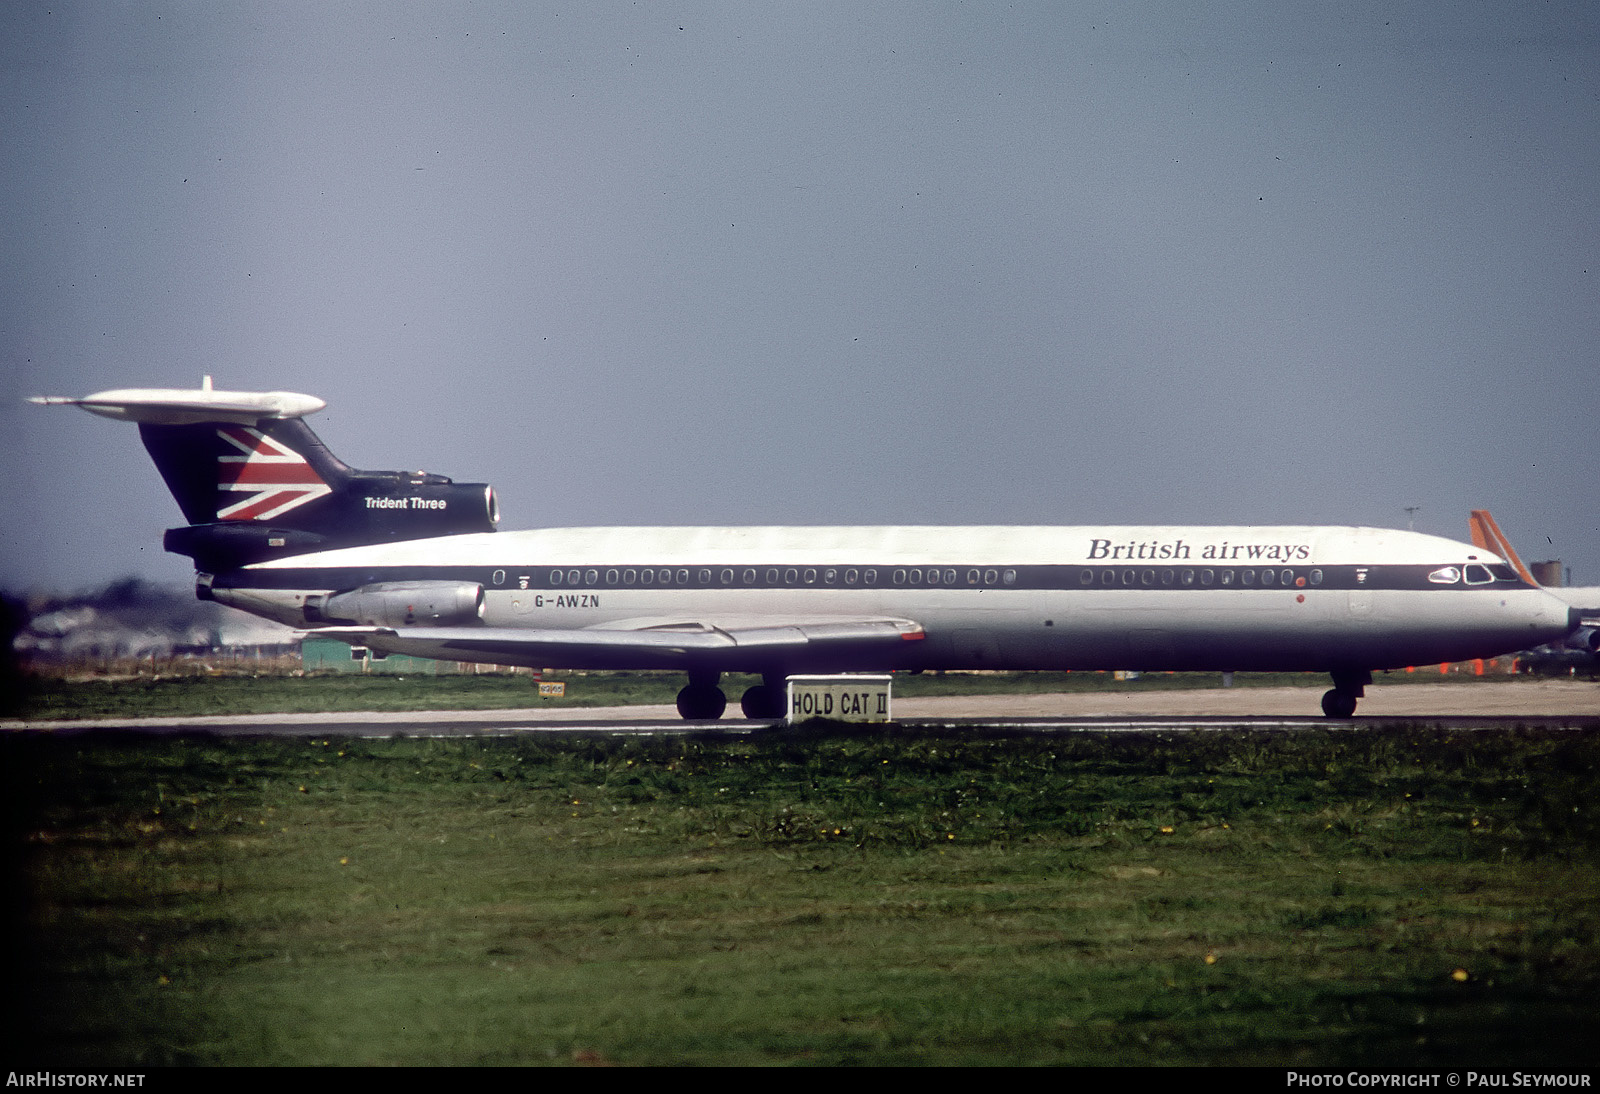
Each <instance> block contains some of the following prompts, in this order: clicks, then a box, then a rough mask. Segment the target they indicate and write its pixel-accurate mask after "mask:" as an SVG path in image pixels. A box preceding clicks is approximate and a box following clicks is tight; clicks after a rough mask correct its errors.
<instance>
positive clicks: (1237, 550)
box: [1089, 539, 1311, 562]
mask: <svg viewBox="0 0 1600 1094" xmlns="http://www.w3.org/2000/svg"><path fill="white" fill-rule="evenodd" d="M1195 551H1199V552H1200V553H1199V554H1198V555H1196V554H1194V552H1195ZM1310 557H1311V545H1310V544H1308V543H1229V542H1228V541H1227V540H1223V541H1222V542H1221V543H1207V544H1203V545H1201V544H1195V545H1192V546H1191V545H1190V544H1188V543H1185V542H1184V541H1183V540H1181V539H1174V540H1159V539H1150V540H1144V541H1142V542H1140V541H1135V540H1130V541H1129V542H1127V543H1112V542H1111V541H1110V540H1109V539H1091V540H1090V541H1089V561H1091V562H1095V561H1099V560H1101V559H1104V560H1106V561H1109V562H1116V561H1120V560H1126V561H1129V562H1138V561H1151V562H1160V561H1172V562H1176V561H1179V560H1183V559H1192V558H1199V559H1201V560H1203V561H1211V562H1225V561H1228V562H1241V561H1246V560H1248V561H1251V562H1304V561H1306V560H1308V559H1309V558H1310Z"/></svg>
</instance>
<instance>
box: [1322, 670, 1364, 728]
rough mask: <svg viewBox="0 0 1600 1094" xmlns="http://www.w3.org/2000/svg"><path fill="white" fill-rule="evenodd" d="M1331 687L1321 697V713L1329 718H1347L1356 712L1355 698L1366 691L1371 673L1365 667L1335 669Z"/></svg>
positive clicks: (1332, 674) (1358, 697)
mask: <svg viewBox="0 0 1600 1094" xmlns="http://www.w3.org/2000/svg"><path fill="white" fill-rule="evenodd" d="M1330 675H1331V676H1332V677H1333V689H1332V690H1331V691H1329V692H1327V693H1326V694H1325V695H1323V697H1322V713H1323V714H1325V715H1327V716H1328V717H1329V718H1349V717H1350V716H1351V715H1353V714H1355V712H1356V700H1357V699H1360V698H1361V697H1362V696H1364V695H1366V693H1367V685H1368V684H1370V683H1372V673H1371V672H1370V671H1369V670H1367V669H1359V670H1350V669H1335V670H1334V671H1333V672H1332V673H1331V674H1330Z"/></svg>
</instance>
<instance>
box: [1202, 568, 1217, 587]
mask: <svg viewBox="0 0 1600 1094" xmlns="http://www.w3.org/2000/svg"><path fill="white" fill-rule="evenodd" d="M1216 581H1217V575H1216V574H1215V573H1214V572H1212V571H1211V570H1201V571H1200V584H1202V585H1214V584H1216Z"/></svg>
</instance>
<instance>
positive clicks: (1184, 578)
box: [1178, 570, 1194, 585]
mask: <svg viewBox="0 0 1600 1094" xmlns="http://www.w3.org/2000/svg"><path fill="white" fill-rule="evenodd" d="M1178 584H1180V585H1193V584H1194V571H1193V570H1185V571H1183V573H1182V574H1180V575H1179V576H1178Z"/></svg>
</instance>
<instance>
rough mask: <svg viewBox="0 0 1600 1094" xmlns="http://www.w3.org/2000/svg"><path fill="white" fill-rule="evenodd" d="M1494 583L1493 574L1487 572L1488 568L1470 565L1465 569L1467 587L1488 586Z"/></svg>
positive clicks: (1474, 564) (1475, 564)
mask: <svg viewBox="0 0 1600 1094" xmlns="http://www.w3.org/2000/svg"><path fill="white" fill-rule="evenodd" d="M1493 581H1494V574H1492V573H1490V572H1489V567H1487V566H1479V565H1478V564H1477V563H1472V564H1471V565H1469V566H1468V567H1467V584H1468V585H1488V584H1491V583H1492V582H1493Z"/></svg>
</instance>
